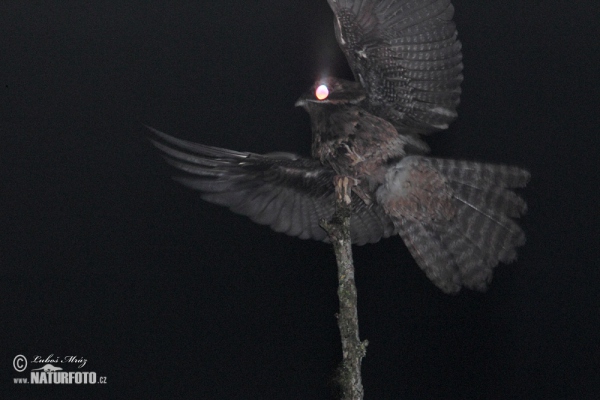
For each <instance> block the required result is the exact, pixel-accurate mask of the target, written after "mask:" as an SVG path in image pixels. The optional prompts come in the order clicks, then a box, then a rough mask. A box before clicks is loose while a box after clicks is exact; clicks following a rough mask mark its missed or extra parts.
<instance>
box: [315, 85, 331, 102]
mask: <svg viewBox="0 0 600 400" xmlns="http://www.w3.org/2000/svg"><path fill="white" fill-rule="evenodd" d="M315 96H316V97H317V99H319V100H325V99H326V98H327V96H329V89H327V86H325V85H321V86H319V87H318V88H317V90H315Z"/></svg>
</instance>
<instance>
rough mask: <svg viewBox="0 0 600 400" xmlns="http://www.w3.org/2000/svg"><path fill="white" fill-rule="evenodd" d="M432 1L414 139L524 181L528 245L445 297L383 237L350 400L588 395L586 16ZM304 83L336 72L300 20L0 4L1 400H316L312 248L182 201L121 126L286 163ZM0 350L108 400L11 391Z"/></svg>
mask: <svg viewBox="0 0 600 400" xmlns="http://www.w3.org/2000/svg"><path fill="white" fill-rule="evenodd" d="M453 3H454V5H455V7H456V15H455V21H456V22H457V25H458V29H459V36H460V39H461V41H462V43H463V55H464V64H465V69H464V75H465V81H464V84H463V96H462V104H461V106H460V108H459V114H460V117H459V119H458V120H457V121H456V122H455V123H454V124H453V125H452V126H451V129H450V130H449V131H447V132H445V133H440V134H438V135H437V136H435V137H433V138H432V140H431V141H430V143H431V145H432V147H433V149H434V154H435V155H438V156H444V157H455V158H467V159H474V160H480V161H492V162H505V163H512V164H517V165H520V166H524V167H526V168H528V169H530V171H531V173H532V180H531V183H530V184H529V186H528V187H527V189H526V190H525V191H524V192H523V195H524V196H525V198H526V199H527V201H528V204H529V208H530V211H529V213H528V215H527V216H526V217H525V218H524V220H523V226H524V228H525V230H526V232H527V234H528V243H527V244H526V246H525V247H524V248H523V249H522V251H520V254H519V261H518V262H516V263H514V264H511V265H509V266H506V265H502V266H500V267H499V268H498V269H497V270H496V273H495V277H494V281H493V283H492V285H491V288H490V289H489V291H488V292H487V293H486V294H480V293H475V292H470V291H463V292H461V293H460V294H459V295H458V296H447V295H444V294H443V293H441V292H440V291H439V290H438V289H437V288H435V287H434V286H433V285H432V284H431V283H430V282H429V281H428V280H427V279H426V277H425V276H424V274H423V273H422V272H421V271H420V270H419V269H418V267H417V266H416V264H415V263H414V261H413V260H412V258H411V256H410V254H409V253H408V251H407V250H406V248H405V247H404V245H403V244H402V243H401V240H400V239H399V238H391V239H387V240H385V241H383V242H381V243H378V244H376V245H367V246H364V247H360V248H355V263H356V268H357V285H358V290H359V316H360V329H361V337H362V338H364V339H368V340H369V342H370V345H369V347H368V354H367V357H366V358H365V359H364V362H363V379H364V385H365V393H366V396H365V398H366V399H400V398H406V399H432V398H447V399H471V398H485V399H507V398H528V399H587V398H598V395H599V393H600V391H599V384H600V381H599V379H600V378H599V376H600V368H599V363H600V352H599V349H598V347H599V346H600V340H599V335H598V329H599V327H600V324H599V323H600V313H599V312H600V302H599V296H598V288H599V286H600V280H599V278H600V274H599V272H598V267H599V266H598V261H599V254H598V239H599V237H600V235H599V229H598V222H599V221H598V202H597V194H598V193H597V192H598V187H599V185H598V177H597V175H598V150H597V149H598V145H599V141H598V136H599V132H598V126H599V122H600V118H599V114H600V107H599V105H600V102H599V101H598V100H599V96H598V95H599V93H598V84H599V83H600V79H599V70H600V67H599V65H600V45H599V43H600V40H598V38H599V37H600V30H599V24H598V17H599V15H600V5H599V3H598V2H597V1H595V0H589V1H579V2H572V1H556V0H555V1H544V2H540V1H532V0H526V1H525V0H506V1H503V2H481V1H476V0H455V1H454V2H453ZM326 72H329V73H332V74H334V75H337V76H340V77H346V78H349V77H350V76H351V75H350V71H349V70H348V67H347V65H346V63H345V60H344V59H343V56H342V55H341V53H340V51H339V49H338V48H337V45H336V43H335V39H334V36H333V28H332V13H331V11H330V9H329V8H328V5H327V3H326V1H325V0H313V1H306V0H293V1H292V0H291V1H286V2H280V1H274V0H259V1H256V2H248V1H239V0H238V1H233V0H220V1H218V2H217V1H215V2H207V1H196V2H191V1H189V2H188V1H173V2H166V1H156V0H149V1H120V2H117V1H94V2H85V1H68V0H62V1H54V2H51V1H22V0H20V1H13V0H3V1H2V2H1V4H0V135H1V136H0V210H1V214H0V227H1V229H0V232H1V233H0V246H1V248H0V294H1V298H2V300H1V306H0V307H1V312H2V314H1V321H2V331H1V334H2V336H4V337H3V338H1V342H0V343H2V346H1V349H2V358H1V359H0V362H1V363H0V377H1V379H2V382H1V383H0V384H1V385H2V389H1V390H2V392H3V393H6V395H7V396H8V397H6V398H32V397H40V396H43V397H52V396H56V397H59V396H60V397H61V398H70V397H85V398H95V397H98V398H201V399H328V398H333V397H332V396H333V394H332V393H333V392H334V386H335V385H334V384H333V381H334V369H335V367H336V365H337V363H338V362H339V360H340V359H341V350H340V344H339V334H338V331H337V326H336V322H335V318H334V314H335V312H336V310H337V297H336V293H335V290H336V273H335V264H334V258H333V255H332V252H331V249H330V248H329V247H328V246H327V245H324V244H321V243H316V242H309V241H301V240H298V239H296V238H291V237H287V236H285V235H282V234H276V233H273V232H271V231H270V230H269V229H268V228H266V227H264V226H259V225H255V224H253V223H251V222H250V221H249V220H248V219H247V218H244V217H240V216H237V215H234V214H232V213H230V212H229V211H228V210H227V209H223V208H219V207H217V206H213V205H210V204H207V203H204V202H202V201H200V200H199V198H198V196H197V194H196V193H194V192H193V191H190V190H188V189H186V188H184V187H180V186H179V185H177V184H176V183H175V182H173V181H172V180H171V179H170V175H171V173H172V172H173V171H172V170H170V169H169V167H168V166H166V165H165V163H164V162H163V160H162V159H161V158H160V157H159V155H158V154H157V151H155V149H153V148H152V147H151V146H150V145H149V143H148V141H147V140H146V135H147V131H146V130H145V128H144V127H143V125H142V123H145V124H148V125H151V126H154V127H156V128H158V129H161V130H163V131H165V132H168V133H170V134H173V135H175V136H178V137H182V138H186V139H190V140H194V141H198V142H203V143H207V144H212V145H218V146H222V147H227V148H232V149H236V150H248V151H255V152H268V151H275V150H281V151H293V152H299V153H302V154H307V153H308V151H309V148H310V130H309V129H310V128H309V123H308V115H307V114H306V113H305V112H304V111H303V110H301V109H298V108H294V107H293V104H294V101H295V100H296V99H297V98H298V97H299V96H300V94H302V93H303V92H304V91H305V90H306V88H307V87H308V86H309V85H310V84H311V83H312V82H313V80H314V79H316V78H317V77H318V76H319V75H320V74H322V73H326ZM17 354H23V355H25V356H27V357H28V358H29V359H32V358H33V357H34V356H36V355H39V356H42V357H46V356H48V355H51V354H54V355H55V356H66V355H77V356H79V357H83V358H86V359H87V360H88V362H87V365H86V366H85V367H84V368H83V369H82V370H85V371H96V372H97V374H98V376H107V378H108V383H107V384H106V385H96V386H69V387H65V386H58V385H50V386H47V387H39V386H29V385H28V386H25V385H15V384H13V378H15V377H27V375H28V374H26V373H21V374H19V373H17V372H15V371H14V370H13V368H12V360H13V358H14V357H15V356H16V355H17ZM33 367H35V365H34V366H31V367H28V370H29V368H33ZM63 367H64V369H65V370H69V371H71V370H75V368H74V366H72V365H63ZM3 397H4V396H3Z"/></svg>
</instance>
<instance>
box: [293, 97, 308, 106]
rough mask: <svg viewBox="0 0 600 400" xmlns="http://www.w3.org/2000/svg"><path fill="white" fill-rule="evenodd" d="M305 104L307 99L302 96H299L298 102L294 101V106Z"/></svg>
mask: <svg viewBox="0 0 600 400" xmlns="http://www.w3.org/2000/svg"><path fill="white" fill-rule="evenodd" d="M305 105H306V100H305V99H303V98H302V97H301V98H299V99H298V100H297V101H296V103H294V106H296V107H303V106H305Z"/></svg>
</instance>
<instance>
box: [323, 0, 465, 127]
mask: <svg viewBox="0 0 600 400" xmlns="http://www.w3.org/2000/svg"><path fill="white" fill-rule="evenodd" d="M328 2H329V5H330V6H331V8H332V10H333V12H334V14H335V23H334V26H335V31H336V38H337V41H338V43H339V45H340V47H341V48H342V50H343V51H344V53H345V54H346V58H347V59H348V63H349V64H350V67H351V68H352V71H353V72H354V76H355V79H356V80H357V81H359V82H361V83H362V85H363V86H364V87H365V89H366V92H367V96H368V97H367V100H366V108H367V109H368V110H369V111H370V112H372V113H374V114H375V115H378V116H380V117H382V118H384V119H387V120H389V121H390V122H392V123H393V124H394V126H395V127H396V129H398V132H399V133H401V134H412V135H415V134H427V133H431V132H434V131H437V130H441V129H446V128H447V127H448V124H449V123H450V122H452V121H453V120H454V119H455V118H456V117H457V113H456V107H457V106H458V103H459V101H460V93H461V89H460V84H461V82H462V79H463V77H462V73H461V72H462V68H463V65H462V54H461V51H460V50H461V44H460V42H459V41H458V40H457V32H456V27H455V25H454V22H453V21H452V16H453V15H454V7H453V6H452V4H451V3H450V0H381V1H378V0H328Z"/></svg>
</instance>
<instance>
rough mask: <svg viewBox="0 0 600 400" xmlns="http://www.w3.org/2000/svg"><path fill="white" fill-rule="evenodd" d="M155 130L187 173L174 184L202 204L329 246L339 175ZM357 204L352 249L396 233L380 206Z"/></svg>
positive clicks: (288, 158)
mask: <svg viewBox="0 0 600 400" xmlns="http://www.w3.org/2000/svg"><path fill="white" fill-rule="evenodd" d="M150 129H151V131H152V132H153V133H154V135H155V136H154V138H153V139H151V140H152V143H153V144H154V145H155V146H156V147H157V148H158V149H159V150H161V151H162V152H163V155H164V157H165V159H166V160H167V162H168V163H169V164H171V165H172V166H173V167H175V168H177V169H179V170H181V171H183V172H185V176H181V177H176V178H175V179H176V180H177V181H178V182H180V183H182V184H183V185H186V186H188V187H190V188H192V189H195V190H198V191H200V192H201V197H202V199H203V200H206V201H208V202H211V203H214V204H218V205H222V206H226V207H229V208H230V209H231V210H232V211H233V212H235V213H238V214H242V215H246V216H248V217H250V218H251V219H252V220H253V221H254V222H257V223H259V224H264V225H269V226H270V227H271V228H272V229H273V230H275V231H277V232H283V233H286V234H288V235H292V236H297V237H300V238H302V239H315V240H320V241H327V235H326V233H325V231H324V230H323V229H322V228H321V227H320V225H319V224H320V221H321V220H323V219H329V218H331V216H332V215H333V212H334V191H333V177H334V175H335V172H334V171H333V170H332V169H331V168H328V167H324V166H322V165H321V163H320V162H318V161H316V160H313V159H307V158H302V157H299V156H297V155H295V154H291V153H273V154H266V155H261V154H254V153H244V152H238V151H234V150H227V149H221V148H218V147H212V146H205V145H202V144H198V143H192V142H188V141H185V140H181V139H177V138H174V137H172V136H169V135H167V134H165V133H162V132H160V131H157V130H155V129H152V128H150ZM353 203H354V204H355V215H354V216H353V223H352V226H351V231H352V232H351V234H352V238H353V243H355V244H359V245H361V244H365V243H374V242H377V241H379V240H380V239H381V238H382V237H388V236H391V235H393V234H394V233H395V230H394V228H393V223H392V221H391V220H390V219H389V218H388V217H387V216H386V215H385V213H384V212H383V210H382V209H381V208H380V207H379V206H376V205H374V206H370V207H368V206H366V205H365V204H364V203H363V202H362V200H361V199H360V198H359V197H358V196H354V198H353ZM390 227H391V228H390Z"/></svg>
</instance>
